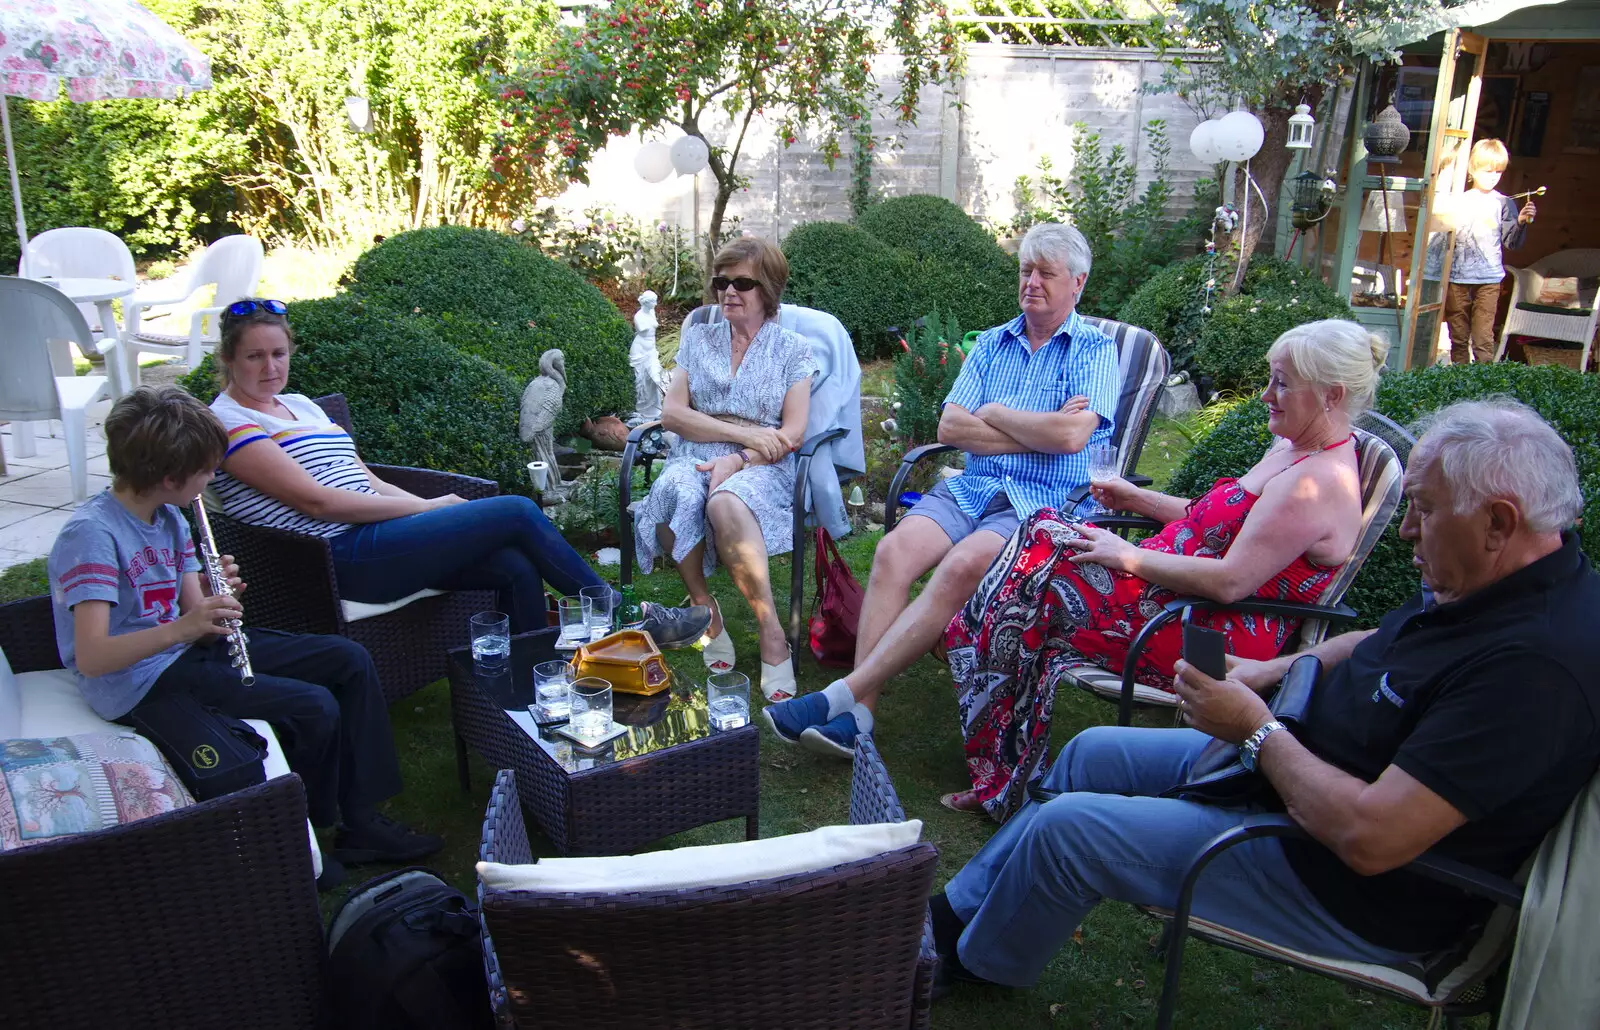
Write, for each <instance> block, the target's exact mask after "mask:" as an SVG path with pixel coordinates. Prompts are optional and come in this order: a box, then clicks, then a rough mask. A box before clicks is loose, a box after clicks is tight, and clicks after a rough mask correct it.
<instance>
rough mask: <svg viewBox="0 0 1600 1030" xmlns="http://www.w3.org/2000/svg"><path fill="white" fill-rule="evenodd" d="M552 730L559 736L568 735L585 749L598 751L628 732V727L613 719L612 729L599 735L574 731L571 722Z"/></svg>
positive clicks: (569, 738)
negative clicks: (593, 735)
mask: <svg viewBox="0 0 1600 1030" xmlns="http://www.w3.org/2000/svg"><path fill="white" fill-rule="evenodd" d="M550 732H551V733H554V734H557V735H558V736H562V737H566V738H567V739H568V740H570V741H572V742H573V743H574V744H576V745H578V746H579V747H580V748H582V749H584V750H585V751H598V750H600V749H601V748H602V747H604V746H605V745H607V744H609V743H611V742H612V741H613V740H616V739H617V738H618V737H620V736H622V735H623V734H624V733H627V732H628V727H627V726H625V725H623V724H622V723H619V722H616V721H615V720H613V721H612V723H611V729H609V730H607V731H606V732H605V733H603V734H601V735H600V736H598V737H585V736H583V735H582V734H580V733H576V732H574V731H573V729H572V726H571V725H570V724H569V725H565V726H557V727H556V728H555V729H553V730H551V731H550Z"/></svg>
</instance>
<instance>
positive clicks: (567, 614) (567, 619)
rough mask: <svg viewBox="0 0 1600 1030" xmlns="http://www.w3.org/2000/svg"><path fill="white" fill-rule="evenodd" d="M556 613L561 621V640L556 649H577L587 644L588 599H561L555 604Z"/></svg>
mask: <svg viewBox="0 0 1600 1030" xmlns="http://www.w3.org/2000/svg"><path fill="white" fill-rule="evenodd" d="M556 612H557V614H558V615H559V616H560V619H561V639H560V640H558V641H557V642H556V646H558V647H577V646H578V645H579V644H587V643H588V642H589V599H588V598H586V597H563V598H562V599H561V600H560V601H558V602H556Z"/></svg>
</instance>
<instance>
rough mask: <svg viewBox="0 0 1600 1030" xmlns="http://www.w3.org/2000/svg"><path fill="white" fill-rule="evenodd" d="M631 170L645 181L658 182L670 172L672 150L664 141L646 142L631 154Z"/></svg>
mask: <svg viewBox="0 0 1600 1030" xmlns="http://www.w3.org/2000/svg"><path fill="white" fill-rule="evenodd" d="M633 170H634V171H636V172H638V173H639V178H641V179H643V180H644V181H645V182H660V181H661V180H663V179H665V178H666V177H667V176H669V175H671V174H672V151H671V150H670V149H668V148H667V145H666V144H665V143H646V144H645V145H644V146H642V147H640V148H639V152H638V153H637V154H635V155H634V156H633Z"/></svg>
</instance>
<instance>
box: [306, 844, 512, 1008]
mask: <svg viewBox="0 0 1600 1030" xmlns="http://www.w3.org/2000/svg"><path fill="white" fill-rule="evenodd" d="M480 934H481V931H480V929H479V926H478V910H477V906H476V905H474V904H473V903H472V902H471V901H470V900H468V898H467V896H466V895H464V894H462V893H461V892H460V891H458V890H456V889H455V888H454V887H452V886H450V885H449V884H447V883H445V882H444V881H443V880H441V879H440V878H439V877H438V876H436V875H434V874H433V873H431V872H429V871H428V870H426V869H415V868H413V869H401V870H399V871H397V872H393V873H388V874H387V875H384V876H380V877H378V878H377V879H375V880H369V881H367V882H366V883H364V884H362V885H361V886H360V887H357V888H356V889H355V890H354V891H351V892H350V896H349V897H348V898H346V899H345V900H344V902H343V904H341V905H340V906H339V909H338V911H336V912H335V913H334V914H333V922H332V923H331V924H330V925H329V927H328V983H329V984H330V988H329V989H330V991H331V997H330V999H329V1006H330V1011H331V1013H332V1015H333V1023H332V1025H333V1026H337V1027H339V1028H341V1030H492V1027H493V1026H494V1018H493V1015H492V1014H491V1013H490V1010H489V988H488V981H487V979H486V978H485V976H484V972H483V946H482V944H481V938H480Z"/></svg>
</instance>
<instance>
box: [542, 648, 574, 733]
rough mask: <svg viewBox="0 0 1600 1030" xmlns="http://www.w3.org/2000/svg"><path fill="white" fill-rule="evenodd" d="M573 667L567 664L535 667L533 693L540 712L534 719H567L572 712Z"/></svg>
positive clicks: (548, 664)
mask: <svg viewBox="0 0 1600 1030" xmlns="http://www.w3.org/2000/svg"><path fill="white" fill-rule="evenodd" d="M571 690H572V666H571V665H570V664H568V663H567V662H540V663H539V664H538V665H535V666H534V667H533V692H534V697H535V698H536V699H537V701H538V706H537V707H538V708H539V711H537V712H534V713H533V714H534V717H535V718H539V717H540V716H543V718H544V719H545V720H551V719H565V718H567V716H568V715H570V714H571V712H572V701H571V696H570V695H571Z"/></svg>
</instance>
